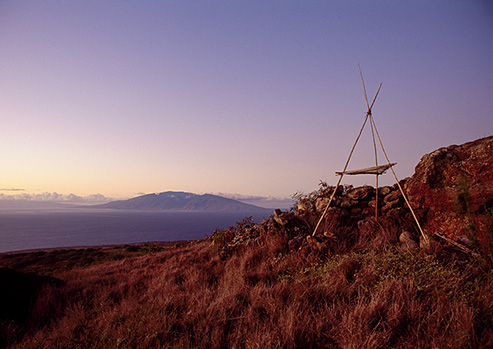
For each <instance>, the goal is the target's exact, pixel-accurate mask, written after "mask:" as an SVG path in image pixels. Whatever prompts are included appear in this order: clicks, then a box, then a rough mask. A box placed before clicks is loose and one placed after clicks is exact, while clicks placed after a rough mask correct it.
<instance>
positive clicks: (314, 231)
mask: <svg viewBox="0 0 493 349" xmlns="http://www.w3.org/2000/svg"><path fill="white" fill-rule="evenodd" d="M368 115H369V114H368V113H367V114H366V117H365V121H364V122H363V126H361V129H360V130H359V133H358V137H356V140H355V141H354V144H353V147H352V148H351V151H350V152H349V156H348V158H347V160H346V164H345V165H344V170H342V172H344V171H346V169H347V166H348V164H349V160H350V159H351V156H352V155H353V152H354V148H356V144H357V143H358V140H359V138H360V137H361V133H362V132H363V129H364V128H365V125H366V122H367V121H368ZM342 177H343V174H342V173H341V174H340V175H339V180H338V181H337V184H336V187H335V188H334V191H333V192H332V195H331V196H330V199H329V202H328V203H327V206H325V210H324V212H323V213H322V215H321V216H320V219H319V220H318V223H317V225H316V226H315V229H314V230H313V234H312V236H315V234H316V233H317V230H318V227H319V226H320V223H322V220H323V219H324V217H325V215H326V214H327V211H328V210H329V206H330V204H331V203H332V200H333V199H334V196H335V193H336V191H337V188H338V187H339V184H340V183H341V181H342Z"/></svg>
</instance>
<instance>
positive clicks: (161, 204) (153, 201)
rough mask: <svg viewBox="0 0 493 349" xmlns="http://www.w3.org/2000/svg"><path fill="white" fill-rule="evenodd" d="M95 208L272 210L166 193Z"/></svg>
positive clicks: (212, 197)
mask: <svg viewBox="0 0 493 349" xmlns="http://www.w3.org/2000/svg"><path fill="white" fill-rule="evenodd" d="M92 207H95V208H111V209H127V210H176V211H249V212H261V211H262V212H266V211H271V210H270V209H267V208H263V207H259V206H255V205H250V204H245V203H243V202H239V201H237V200H233V199H228V198H224V197H222V196H218V195H212V194H204V195H198V194H193V193H186V192H177V191H166V192H163V193H157V194H147V195H142V196H137V197H135V198H132V199H128V200H118V201H111V202H108V203H106V204H100V205H94V206H92Z"/></svg>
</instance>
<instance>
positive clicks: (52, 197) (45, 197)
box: [0, 192, 112, 204]
mask: <svg viewBox="0 0 493 349" xmlns="http://www.w3.org/2000/svg"><path fill="white" fill-rule="evenodd" d="M0 200H23V201H41V202H62V203H74V204H91V203H103V202H108V201H111V200H112V199H110V198H107V197H105V196H104V195H102V194H91V195H87V196H79V195H75V194H72V193H71V194H68V195H66V194H58V193H56V192H52V193H48V192H45V193H41V194H28V193H21V194H13V195H5V194H0Z"/></svg>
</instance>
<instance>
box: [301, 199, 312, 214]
mask: <svg viewBox="0 0 493 349" xmlns="http://www.w3.org/2000/svg"><path fill="white" fill-rule="evenodd" d="M311 210H313V204H312V202H311V201H310V200H308V199H302V200H300V201H299V202H298V212H307V211H311Z"/></svg>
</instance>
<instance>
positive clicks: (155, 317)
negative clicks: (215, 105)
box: [2, 225, 493, 348]
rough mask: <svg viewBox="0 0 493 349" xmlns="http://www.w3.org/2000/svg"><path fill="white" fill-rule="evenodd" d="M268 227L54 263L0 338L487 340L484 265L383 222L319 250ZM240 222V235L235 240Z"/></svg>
mask: <svg viewBox="0 0 493 349" xmlns="http://www.w3.org/2000/svg"><path fill="white" fill-rule="evenodd" d="M271 228H272V227H271V226H269V225H257V226H248V225H247V226H245V227H243V228H242V229H240V230H238V229H233V230H232V233H231V231H230V233H231V234H229V235H230V236H229V237H228V235H227V234H225V232H224V231H223V232H218V233H222V234H223V236H222V237H211V238H210V239H206V240H202V241H198V242H194V243H189V244H185V245H181V246H177V247H174V248H170V249H166V250H162V251H160V252H156V253H152V254H139V255H127V256H126V257H125V258H123V259H121V260H116V261H114V260H113V261H111V260H108V261H102V262H101V263H99V264H98V263H96V264H94V263H93V264H90V265H88V266H84V267H74V268H72V269H67V268H62V269H60V270H59V271H56V270H55V271H54V272H53V275H54V276H56V277H58V278H60V279H62V280H64V281H65V284H64V286H62V287H58V288H50V286H47V287H46V288H45V289H44V290H43V292H42V294H41V296H40V298H39V299H38V302H37V303H36V304H35V308H34V309H35V313H36V314H38V315H35V316H33V318H32V319H31V320H30V321H31V322H30V325H29V328H30V329H31V330H27V332H26V333H24V334H23V335H22V336H16V335H15V331H14V330H15V328H14V327H15V324H12V323H10V324H7V326H5V327H3V329H2V331H3V332H4V334H5V335H4V337H5V338H6V339H5V340H6V342H7V343H8V344H10V345H11V346H13V347H20V348H37V347H60V348H62V347H63V348H69V347H82V348H88V347H91V348H92V347H98V348H114V347H135V348H144V347H146V348H147V347H156V348H159V347H162V348H165V347H180V348H229V347H232V348H233V347H235V348H260V347H261V348H266V347H269V348H270V347H275V348H277V347H283V348H298V347H334V348H338V347H340V348H389V347H391V348H392V347H395V348H397V347H399V348H411V347H412V348H415V347H422V348H432V347H433V348H435V347H440V348H447V347H450V348H469V347H471V348H473V347H484V348H486V347H491V346H493V333H492V329H493V297H491V294H492V292H493V273H492V272H491V270H490V269H485V267H484V266H483V265H481V264H480V263H479V264H475V263H474V261H468V260H466V259H464V258H463V257H464V256H460V255H458V256H456V258H447V259H443V258H441V257H440V256H429V255H426V254H424V253H422V252H420V253H417V254H411V253H403V252H402V251H400V250H399V249H398V247H397V246H394V245H393V244H392V242H391V240H392V237H391V235H392V234H390V233H387V232H386V231H385V230H384V229H381V228H378V229H377V228H375V230H374V231H373V232H372V233H368V234H369V235H365V236H354V238H353V240H354V241H353V244H352V245H347V246H345V245H343V246H332V245H330V244H331V242H327V243H326V246H327V248H326V249H325V250H323V251H320V250H318V249H316V248H314V247H313V246H311V245H310V244H308V243H307V242H306V240H305V239H302V240H301V241H302V242H301V243H299V246H298V247H297V248H295V249H292V248H290V247H289V246H290V241H292V240H293V239H296V238H298V237H297V236H295V235H294V234H293V231H291V232H290V231H283V230H282V229H277V230H273V229H271ZM245 229H249V230H248V234H249V236H253V237H254V238H252V239H251V240H249V242H248V243H247V242H246V241H245V240H241V239H240V238H239V237H238V234H242V233H244V232H245ZM252 229H253V230H252ZM226 237H227V238H226ZM235 237H236V240H235ZM233 241H242V243H239V244H237V245H231V243H232V242H233ZM213 242H214V243H213ZM225 251H226V253H225ZM48 314H51V315H50V316H48ZM9 326H10V327H9ZM13 326H14V327H13ZM17 328H19V327H17Z"/></svg>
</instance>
